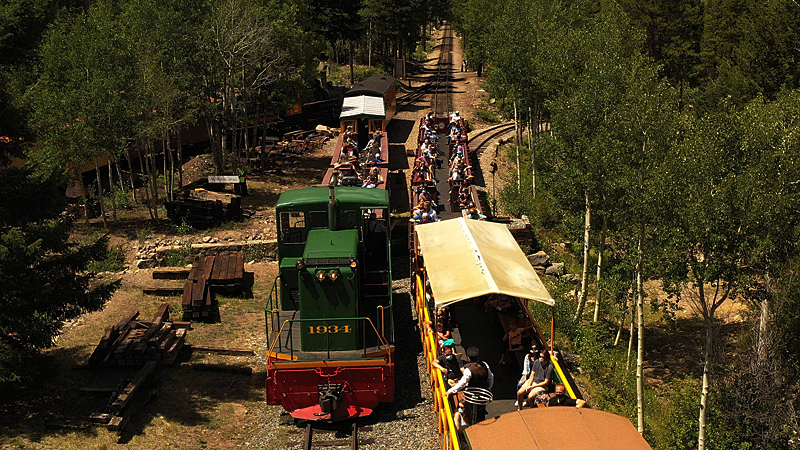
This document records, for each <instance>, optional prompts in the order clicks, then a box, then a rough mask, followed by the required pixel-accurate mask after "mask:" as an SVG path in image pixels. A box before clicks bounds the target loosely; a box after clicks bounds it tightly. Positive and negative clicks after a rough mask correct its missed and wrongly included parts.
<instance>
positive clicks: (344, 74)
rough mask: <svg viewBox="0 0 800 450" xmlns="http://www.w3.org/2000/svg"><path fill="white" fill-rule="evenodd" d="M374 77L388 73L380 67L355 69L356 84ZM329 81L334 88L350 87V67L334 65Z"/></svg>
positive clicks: (359, 67)
mask: <svg viewBox="0 0 800 450" xmlns="http://www.w3.org/2000/svg"><path fill="white" fill-rule="evenodd" d="M373 75H386V71H385V70H383V69H381V68H380V67H371V66H355V67H353V78H354V79H355V82H356V83H360V82H362V81H363V80H365V79H367V78H369V77H371V76H373ZM328 79H329V81H330V82H331V83H333V85H334V86H350V67H348V66H336V65H333V66H332V67H331V71H330V76H329V77H328Z"/></svg>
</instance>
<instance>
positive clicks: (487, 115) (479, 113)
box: [475, 109, 500, 123]
mask: <svg viewBox="0 0 800 450" xmlns="http://www.w3.org/2000/svg"><path fill="white" fill-rule="evenodd" d="M475 116H476V117H477V118H478V119H480V120H482V121H484V122H487V123H498V122H500V116H498V115H497V114H496V113H493V112H491V111H487V110H485V109H476V110H475Z"/></svg>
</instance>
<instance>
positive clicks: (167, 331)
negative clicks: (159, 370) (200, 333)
mask: <svg viewBox="0 0 800 450" xmlns="http://www.w3.org/2000/svg"><path fill="white" fill-rule="evenodd" d="M167 306H168V305H167V304H166V303H162V304H161V306H160V307H159V308H158V311H157V312H156V315H155V317H154V318H153V320H152V321H147V322H144V321H137V320H136V318H137V317H139V311H135V312H133V313H131V314H130V315H128V316H127V317H125V318H124V319H123V320H122V321H120V322H119V323H117V324H116V325H114V326H111V327H108V328H106V329H105V332H104V333H103V337H102V338H101V339H100V343H99V344H97V347H95V349H94V351H93V352H92V355H91V356H90V357H89V365H90V366H94V367H97V366H103V365H105V366H111V367H116V366H141V365H144V364H146V363H148V362H151V361H154V362H158V363H160V364H162V365H171V364H173V363H174V362H175V358H177V357H178V352H180V351H181V348H182V347H183V344H184V342H185V340H186V331H187V330H188V329H189V328H190V326H191V323H189V322H174V321H170V320H169V310H168V309H167Z"/></svg>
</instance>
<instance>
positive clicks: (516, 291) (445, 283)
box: [415, 218, 554, 308]
mask: <svg viewBox="0 0 800 450" xmlns="http://www.w3.org/2000/svg"><path fill="white" fill-rule="evenodd" d="M415 230H416V233H417V236H418V238H419V246H420V249H421V251H422V257H423V258H424V261H425V269H426V270H427V271H428V275H429V279H430V282H431V290H432V291H433V296H434V298H435V299H436V307H437V308H440V307H443V306H447V305H449V304H451V303H455V302H457V301H460V300H465V299H468V298H473V297H478V296H481V295H486V294H506V295H510V296H513V297H519V298H527V299H531V300H535V301H537V302H542V303H545V304H547V305H550V306H553V305H554V301H553V298H552V297H551V296H550V293H548V292H547V289H545V287H544V285H543V284H542V281H541V280H540V279H539V276H538V275H537V274H536V272H535V271H534V270H533V268H532V267H531V265H530V263H529V262H528V259H527V258H526V257H525V254H524V253H522V250H520V248H519V245H517V242H516V241H515V240H514V237H513V236H511V232H509V231H508V228H507V227H506V226H505V225H503V224H499V223H491V222H484V221H479V220H472V219H464V218H459V219H451V220H445V221H441V222H436V223H429V224H424V225H417V226H416V227H415Z"/></svg>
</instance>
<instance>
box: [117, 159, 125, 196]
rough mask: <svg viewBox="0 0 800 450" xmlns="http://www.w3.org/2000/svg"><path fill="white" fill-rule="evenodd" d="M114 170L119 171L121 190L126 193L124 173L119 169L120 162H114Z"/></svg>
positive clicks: (118, 178)
mask: <svg viewBox="0 0 800 450" xmlns="http://www.w3.org/2000/svg"><path fill="white" fill-rule="evenodd" d="M114 168H115V169H116V170H117V180H119V189H120V190H121V191H122V192H125V184H124V183H123V182H122V171H121V170H120V168H119V161H117V160H116V159H115V160H114Z"/></svg>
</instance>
